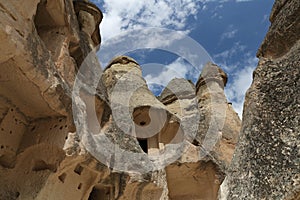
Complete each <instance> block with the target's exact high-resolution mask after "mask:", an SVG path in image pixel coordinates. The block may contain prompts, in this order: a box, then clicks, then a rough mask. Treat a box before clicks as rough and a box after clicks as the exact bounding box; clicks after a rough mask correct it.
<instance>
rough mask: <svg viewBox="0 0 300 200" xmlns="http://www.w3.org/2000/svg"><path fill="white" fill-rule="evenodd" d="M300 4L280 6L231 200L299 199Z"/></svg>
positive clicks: (246, 118) (259, 71)
mask: <svg viewBox="0 0 300 200" xmlns="http://www.w3.org/2000/svg"><path fill="white" fill-rule="evenodd" d="M299 13H300V2H299V1H297V0H290V1H276V2H275V5H274V7H273V10H272V14H271V17H270V20H271V22H272V25H271V27H270V29H269V32H268V34H267V36H266V38H265V40H264V41H263V43H262V45H261V47H260V49H259V51H258V57H259V64H258V67H257V68H256V70H255V71H254V74H253V78H254V80H253V83H252V85H251V87H250V89H249V90H248V92H247V95H246V101H245V104H244V114H243V123H242V130H241V135H240V140H239V144H238V146H237V150H236V152H235V155H234V158H233V163H232V168H231V172H230V174H229V177H228V182H227V187H228V190H229V193H228V197H227V199H300V176H299V175H300V160H299V157H300V151H299V149H300V134H299V133H300V127H299V120H300V118H299V117H300V93H299V88H300V80H299V79H300V43H299V39H300V15H299Z"/></svg>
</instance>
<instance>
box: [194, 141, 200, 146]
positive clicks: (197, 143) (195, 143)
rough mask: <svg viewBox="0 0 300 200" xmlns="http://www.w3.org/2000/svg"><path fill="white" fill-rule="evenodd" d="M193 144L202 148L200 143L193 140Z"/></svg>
mask: <svg viewBox="0 0 300 200" xmlns="http://www.w3.org/2000/svg"><path fill="white" fill-rule="evenodd" d="M192 144H193V145H195V146H200V143H199V142H198V141H197V140H193V142H192Z"/></svg>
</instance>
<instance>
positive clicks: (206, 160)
mask: <svg viewBox="0 0 300 200" xmlns="http://www.w3.org/2000/svg"><path fill="white" fill-rule="evenodd" d="M102 17H103V15H102V13H101V11H100V10H99V9H98V8H97V7H96V6H95V5H94V4H92V3H90V2H89V1H71V0H51V1H46V0H30V1H27V2H26V4H24V6H22V5H21V4H20V3H19V2H17V1H15V0H12V1H4V0H3V1H2V0H1V1H0V44H1V45H0V50H1V52H3V53H2V54H1V55H0V63H1V67H0V74H1V75H0V82H1V85H0V176H1V179H0V199H5V200H10V199H20V200H21V199H22V200H32V199H36V200H44V199H45V200H46V199H47V200H49V199H55V200H60V199H61V200H68V199H70V200H76V199H78V200H81V199H91V200H96V199H97V200H107V199H111V200H113V199H119V200H121V199H122V200H132V199H142V200H144V199H153V200H154V199H161V200H167V199H173V200H174V199H217V196H218V191H219V187H220V184H221V183H222V181H223V179H224V177H225V176H226V173H227V170H228V165H229V163H230V162H231V157H232V153H233V150H234V147H235V144H236V142H237V135H238V132H239V129H240V120H239V118H238V116H237V114H236V113H235V112H234V111H233V109H232V107H231V105H229V104H228V103H227V100H226V98H225V95H224V86H225V84H226V81H227V76H226V74H225V73H224V72H223V71H222V70H221V69H220V68H219V67H217V66H216V65H214V64H212V63H209V64H207V65H206V67H205V68H204V70H203V72H202V75H201V76H200V77H199V81H198V84H197V85H196V86H195V85H194V84H193V83H190V82H189V81H187V80H184V79H174V80H172V81H171V82H170V83H169V85H168V87H167V88H166V89H165V91H164V92H163V93H162V95H161V96H160V97H158V98H157V97H155V96H154V95H153V94H152V93H151V92H150V90H149V89H148V87H147V84H146V81H145V80H144V79H143V77H142V71H141V68H140V66H139V64H138V63H137V62H136V61H135V60H133V59H132V58H129V57H126V56H120V57H117V58H114V59H113V60H112V62H111V63H110V64H109V65H108V66H107V67H106V69H105V70H104V71H103V72H102V70H101V67H100V64H99V62H98V59H97V57H96V54H95V51H96V50H97V49H98V48H99V44H100V42H101V37H100V34H99V33H100V31H99V23H100V22H101V20H102ZM86 58H88V59H86ZM89 65H91V66H92V67H93V69H96V70H95V71H89V70H88V69H89V68H86V66H89ZM101 74H102V76H101ZM100 76H101V77H100ZM99 77H100V82H99V83H97V84H95V79H97V78H99ZM78 82H79V83H81V84H82V88H80V89H79V90H78V91H76V92H78V93H77V94H78V95H77V96H75V97H74V93H73V92H74V90H75V89H74V88H73V86H74V85H76V84H77V83H78ZM137 86H138V87H137ZM73 89H74V90H73ZM93 90H95V92H94V93H93ZM72 94H73V96H72ZM72 97H73V98H72ZM72 103H73V104H72ZM74 110H75V111H76V112H75V114H74V112H73V111H74ZM75 115H76V116H75Z"/></svg>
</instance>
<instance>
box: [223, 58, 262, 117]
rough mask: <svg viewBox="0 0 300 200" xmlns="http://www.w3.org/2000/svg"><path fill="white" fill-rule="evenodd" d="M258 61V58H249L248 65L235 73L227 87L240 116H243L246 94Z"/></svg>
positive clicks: (226, 89)
mask: <svg viewBox="0 0 300 200" xmlns="http://www.w3.org/2000/svg"><path fill="white" fill-rule="evenodd" d="M257 62H258V59H257V58H249V59H248V60H247V61H246V66H245V67H244V68H243V69H241V70H237V71H236V72H235V73H234V74H233V77H232V79H233V81H232V82H231V83H229V84H228V85H227V86H226V88H225V94H226V96H227V98H228V100H229V101H230V102H232V106H233V108H234V109H235V111H236V112H237V113H238V114H239V116H240V118H242V113H243V104H244V98H245V94H246V91H247V90H248V88H249V87H250V85H251V83H252V73H253V71H254V69H255V68H256V65H257Z"/></svg>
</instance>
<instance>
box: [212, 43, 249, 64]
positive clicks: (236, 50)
mask: <svg viewBox="0 0 300 200" xmlns="http://www.w3.org/2000/svg"><path fill="white" fill-rule="evenodd" d="M245 49H246V46H245V45H243V44H241V43H240V42H235V43H234V44H233V46H232V47H231V49H227V50H225V51H222V52H220V53H218V54H215V55H214V56H213V58H214V60H216V61H217V62H218V63H220V62H221V63H225V64H226V60H229V59H230V58H231V57H232V56H235V55H237V54H241V52H243V51H244V50H245Z"/></svg>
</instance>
